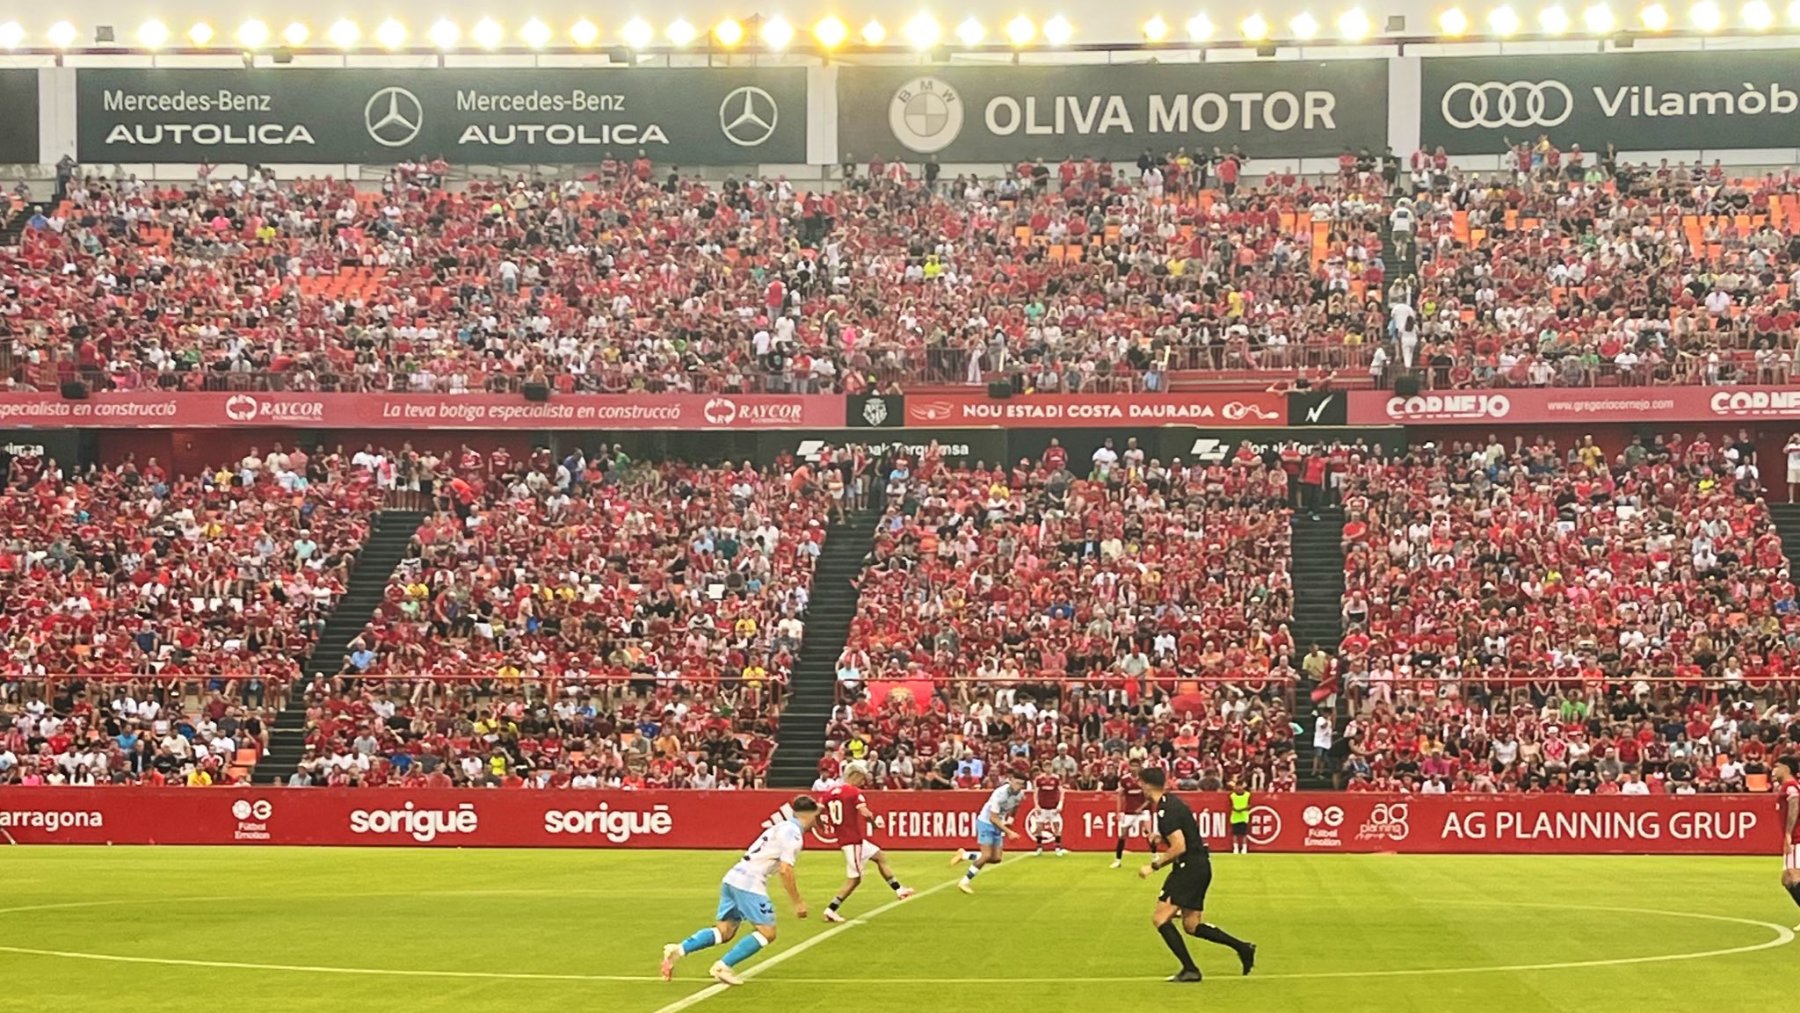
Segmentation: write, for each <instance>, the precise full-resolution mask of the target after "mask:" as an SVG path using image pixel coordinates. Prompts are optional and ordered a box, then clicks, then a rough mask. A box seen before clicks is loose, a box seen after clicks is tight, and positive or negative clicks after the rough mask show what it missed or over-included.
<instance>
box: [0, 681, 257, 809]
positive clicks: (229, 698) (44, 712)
mask: <svg viewBox="0 0 1800 1013" xmlns="http://www.w3.org/2000/svg"><path fill="white" fill-rule="evenodd" d="M277 706H278V701H277V700H276V699H274V698H271V697H268V696H264V695H262V694H260V693H259V692H255V691H254V685H253V683H251V682H250V681H244V682H239V683H228V682H227V680H224V679H190V678H162V677H139V678H132V679H128V680H123V681H121V680H111V679H109V680H106V681H90V680H88V679H85V678H83V677H81V676H68V677H64V678H61V679H56V680H50V681H40V680H35V679H32V680H27V679H18V678H16V677H8V678H7V679H5V680H3V681H0V786H3V785H20V786H25V787H32V786H38V785H51V786H58V785H67V786H72V787H82V786H89V785H109V784H143V785H152V786H179V785H185V786H189V787H207V786H211V785H215V784H237V783H246V782H247V781H248V779H249V774H250V769H251V768H252V767H254V766H255V764H256V760H257V758H258V757H259V756H261V755H262V754H263V753H264V752H265V751H266V750H267V749H268V737H269V729H270V727H271V725H272V723H273V721H274V716H275V711H276V709H277Z"/></svg>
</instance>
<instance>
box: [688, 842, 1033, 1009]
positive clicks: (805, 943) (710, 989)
mask: <svg viewBox="0 0 1800 1013" xmlns="http://www.w3.org/2000/svg"><path fill="white" fill-rule="evenodd" d="M1031 857H1034V856H1032V855H1021V856H1019V858H1020V860H1021V861H1023V860H1024V859H1027V858H1031ZM1001 867H1004V866H1001ZM962 878H963V877H962V876H957V877H956V878H955V879H952V880H950V881H949V882H947V883H939V884H938V885H936V886H934V887H930V888H927V889H924V890H920V891H919V892H918V893H915V894H913V895H912V896H911V897H908V898H907V899H906V900H890V901H888V902H887V903H886V904H883V905H881V906H880V907H878V908H875V909H874V910H872V911H870V912H869V913H868V914H866V915H861V916H859V917H856V918H852V919H850V920H849V921H848V922H845V923H844V924H843V925H842V926H841V927H840V928H839V929H838V930H837V931H825V932H820V933H819V934H818V935H815V936H809V937H807V938H805V939H802V940H801V941H800V942H799V943H798V944H797V945H795V946H794V947H792V948H791V949H786V950H782V951H781V952H780V953H777V954H775V955H774V956H772V957H770V958H769V959H767V960H763V961H759V962H758V963H757V964H756V966H754V967H751V968H749V969H748V970H746V971H744V973H743V974H741V975H739V977H741V978H745V979H749V978H753V977H755V976H757V975H759V974H761V973H762V972H764V971H766V970H768V969H769V968H771V967H774V966H775V965H777V964H779V963H781V962H782V961H784V960H787V959H788V958H789V957H798V956H799V955H800V954H802V953H805V952H806V951H807V950H810V949H812V948H813V947H815V946H817V945H819V944H820V943H822V942H824V941H825V940H827V939H833V938H836V937H837V936H838V935H839V933H841V932H842V931H843V929H849V928H855V927H856V926H858V925H863V924H866V923H867V922H868V921H869V920H870V919H872V918H875V917H876V916H878V915H882V914H886V913H887V912H889V911H892V910H893V909H895V908H897V907H899V906H900V905H902V904H908V903H911V902H912V901H915V900H924V899H925V898H926V897H929V896H931V895H932V894H934V893H937V892H939V891H940V890H948V889H950V888H951V887H953V886H955V885H956V884H957V883H960V882H962ZM730 988H731V986H730V985H720V984H714V985H708V986H707V987H706V988H703V989H701V990H700V991H698V992H695V993H694V994H693V995H690V996H688V997H687V998H685V999H677V1000H675V1001H674V1002H672V1003H670V1004H668V1005H667V1006H664V1007H663V1008H661V1009H659V1010H657V1011H656V1013H681V1011H682V1010H684V1009H688V1008H690V1007H693V1006H697V1005H699V1004H700V1003H703V1002H705V1001H706V1000H708V999H711V998H712V997H713V996H715V995H718V994H719V993H721V992H725V991H728V990H730Z"/></svg>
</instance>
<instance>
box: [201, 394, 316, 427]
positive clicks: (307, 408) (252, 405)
mask: <svg viewBox="0 0 1800 1013" xmlns="http://www.w3.org/2000/svg"><path fill="white" fill-rule="evenodd" d="M225 417H226V418H228V419H230V420H231V421H233V422H254V421H256V420H258V419H262V420H264V421H269V422H320V421H323V420H324V418H325V402H323V401H318V400H311V401H308V400H295V401H265V400H262V399H260V398H256V397H252V396H251V395H249V394H233V395H231V396H230V397H228V398H226V399H225Z"/></svg>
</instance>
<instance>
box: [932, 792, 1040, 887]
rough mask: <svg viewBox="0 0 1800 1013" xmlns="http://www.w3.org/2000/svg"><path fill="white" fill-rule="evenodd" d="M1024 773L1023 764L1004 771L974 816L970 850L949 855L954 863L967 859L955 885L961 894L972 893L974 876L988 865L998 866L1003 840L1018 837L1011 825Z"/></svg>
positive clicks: (1019, 801)
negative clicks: (973, 835) (1002, 779)
mask: <svg viewBox="0 0 1800 1013" xmlns="http://www.w3.org/2000/svg"><path fill="white" fill-rule="evenodd" d="M1026 778H1027V772H1026V769H1025V767H1024V766H1023V765H1020V766H1015V767H1013V768H1012V769H1010V770H1008V771H1007V772H1006V780H1005V781H1004V782H1003V783H1002V784H1001V785H1000V787H998V788H995V789H994V793H993V794H992V795H989V796H988V800H987V801H986V802H985V803H983V804H982V806H981V812H980V813H978V814H976V816H975V843H976V845H977V848H976V850H974V851H961V850H959V851H956V852H954V853H953V854H951V856H950V864H951V865H957V864H958V863H961V862H965V861H966V862H969V863H970V865H969V871H968V872H965V873H963V878H962V879H960V880H958V881H957V883H956V888H957V889H958V890H961V891H962V892H963V893H968V894H972V893H974V892H975V877H976V876H977V875H979V874H980V873H981V870H982V869H983V868H985V867H987V866H989V865H999V864H1000V863H1001V862H1002V861H1003V860H1005V858H1006V839H1007V838H1008V837H1017V836H1019V831H1018V830H1017V829H1016V828H1015V827H1014V826H1013V816H1014V815H1015V814H1016V813H1017V812H1018V811H1019V806H1020V805H1021V804H1022V803H1023V802H1024V801H1025V785H1026Z"/></svg>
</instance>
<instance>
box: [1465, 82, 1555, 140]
mask: <svg viewBox="0 0 1800 1013" xmlns="http://www.w3.org/2000/svg"><path fill="white" fill-rule="evenodd" d="M1442 109H1443V112H1444V122H1445V123H1448V124H1450V125H1451V126H1453V127H1455V128H1456V129H1458V130H1468V129H1470V128H1472V127H1486V128H1488V129H1495V128H1498V127H1515V128H1522V127H1554V126H1559V125H1561V124H1562V123H1563V122H1565V121H1566V120H1568V118H1569V116H1570V115H1571V114H1572V113H1574V112H1575V96H1574V95H1573V94H1571V93H1570V92H1569V86H1568V85H1566V84H1563V83H1562V82H1561V81H1483V82H1481V83H1479V84H1477V83H1475V82H1473V81H1459V82H1457V83H1456V84H1453V85H1451V86H1450V88H1449V90H1447V91H1445V92H1444V100H1443V103H1442Z"/></svg>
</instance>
